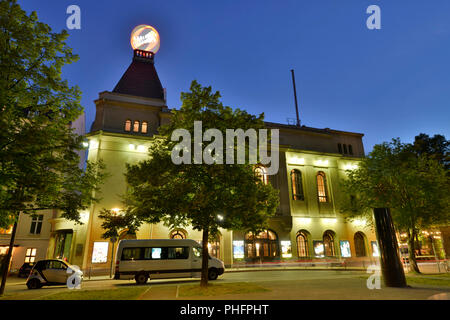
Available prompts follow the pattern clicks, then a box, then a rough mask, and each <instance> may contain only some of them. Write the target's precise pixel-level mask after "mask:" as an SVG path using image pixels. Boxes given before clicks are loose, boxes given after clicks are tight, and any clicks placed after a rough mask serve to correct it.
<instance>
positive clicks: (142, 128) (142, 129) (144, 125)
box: [141, 121, 148, 133]
mask: <svg viewBox="0 0 450 320" xmlns="http://www.w3.org/2000/svg"><path fill="white" fill-rule="evenodd" d="M144 127H145V131H144ZM141 133H148V121H142V123H141Z"/></svg>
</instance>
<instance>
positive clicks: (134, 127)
mask: <svg viewBox="0 0 450 320" xmlns="http://www.w3.org/2000/svg"><path fill="white" fill-rule="evenodd" d="M133 132H139V121H137V120H135V121H134V125H133Z"/></svg>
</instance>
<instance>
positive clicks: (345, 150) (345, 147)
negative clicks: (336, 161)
mask: <svg viewBox="0 0 450 320" xmlns="http://www.w3.org/2000/svg"><path fill="white" fill-rule="evenodd" d="M344 154H347V145H346V144H344Z"/></svg>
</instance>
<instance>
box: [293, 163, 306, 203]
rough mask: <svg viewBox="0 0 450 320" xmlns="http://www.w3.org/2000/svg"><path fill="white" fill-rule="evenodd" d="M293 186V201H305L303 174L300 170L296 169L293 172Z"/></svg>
mask: <svg viewBox="0 0 450 320" xmlns="http://www.w3.org/2000/svg"><path fill="white" fill-rule="evenodd" d="M291 184H292V199H294V200H305V197H304V196H303V183H302V173H301V172H300V170H297V169H294V170H292V171H291Z"/></svg>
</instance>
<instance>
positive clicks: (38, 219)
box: [30, 214, 44, 234]
mask: <svg viewBox="0 0 450 320" xmlns="http://www.w3.org/2000/svg"><path fill="white" fill-rule="evenodd" d="M42 220H44V215H43V214H40V215H37V216H34V217H33V220H31V226H30V233H32V234H40V233H41V229H42Z"/></svg>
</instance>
